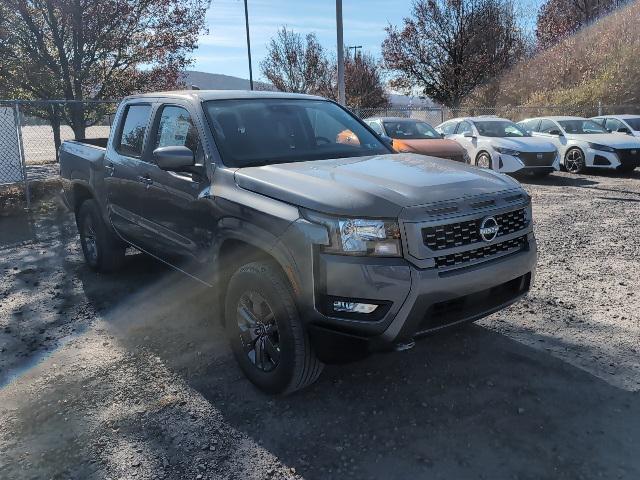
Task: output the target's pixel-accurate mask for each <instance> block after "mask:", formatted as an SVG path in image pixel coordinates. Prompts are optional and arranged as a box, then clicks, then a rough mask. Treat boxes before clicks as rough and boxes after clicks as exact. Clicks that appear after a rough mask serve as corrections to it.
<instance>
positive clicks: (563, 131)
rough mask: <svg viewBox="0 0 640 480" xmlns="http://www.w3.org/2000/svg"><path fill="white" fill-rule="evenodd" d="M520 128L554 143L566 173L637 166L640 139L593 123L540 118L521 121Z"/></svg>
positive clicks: (571, 118)
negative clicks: (612, 131) (588, 169)
mask: <svg viewBox="0 0 640 480" xmlns="http://www.w3.org/2000/svg"><path fill="white" fill-rule="evenodd" d="M519 125H520V126H522V127H523V128H525V129H526V130H527V131H530V132H532V134H533V135H534V136H537V137H541V138H544V139H545V140H549V141H551V142H553V143H554V144H555V145H556V146H557V147H558V150H559V151H560V158H561V162H562V165H563V166H564V168H565V169H566V170H567V171H568V172H571V173H582V172H584V171H585V169H586V168H587V167H589V168H601V169H616V170H621V171H625V172H630V171H631V170H633V169H634V168H636V167H637V166H640V139H638V138H636V137H632V136H629V135H616V134H612V133H610V132H609V131H608V130H606V129H605V128H604V127H603V126H601V125H599V124H597V123H596V122H594V121H593V120H589V119H587V118H582V117H541V118H529V119H527V120H523V121H521V122H520V123H519Z"/></svg>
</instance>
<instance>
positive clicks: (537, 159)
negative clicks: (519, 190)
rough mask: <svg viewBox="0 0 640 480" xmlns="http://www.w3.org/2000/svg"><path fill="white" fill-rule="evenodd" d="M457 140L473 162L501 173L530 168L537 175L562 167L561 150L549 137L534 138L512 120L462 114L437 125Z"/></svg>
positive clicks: (445, 133)
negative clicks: (559, 152) (546, 138)
mask: <svg viewBox="0 0 640 480" xmlns="http://www.w3.org/2000/svg"><path fill="white" fill-rule="evenodd" d="M436 130H437V131H438V132H440V133H442V134H443V135H444V136H445V137H446V138H450V139H452V140H455V141H457V142H458V143H459V144H460V145H462V146H463V147H464V148H465V149H466V150H467V153H468V155H469V158H470V159H471V162H472V164H473V165H476V166H478V167H481V168H488V169H492V170H495V171H497V172H502V173H516V172H519V173H524V172H529V173H533V174H534V175H538V176H545V175H549V174H550V173H551V172H554V171H556V170H559V168H560V163H559V159H558V150H557V149H556V147H555V146H554V145H553V144H552V143H551V142H548V141H543V140H541V139H538V138H533V137H532V136H531V135H530V134H529V133H527V132H526V131H525V130H524V129H522V128H520V127H519V126H518V125H516V124H515V123H513V122H512V121H511V120H507V119H504V118H498V117H463V118H454V119H452V120H448V121H446V122H444V123H442V124H440V125H438V126H437V127H436Z"/></svg>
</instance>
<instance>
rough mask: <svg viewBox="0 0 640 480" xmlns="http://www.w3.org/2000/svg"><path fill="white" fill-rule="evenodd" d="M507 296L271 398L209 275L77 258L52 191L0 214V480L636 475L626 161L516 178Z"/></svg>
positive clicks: (635, 192) (638, 361) (636, 325)
mask: <svg viewBox="0 0 640 480" xmlns="http://www.w3.org/2000/svg"><path fill="white" fill-rule="evenodd" d="M525 186H526V188H527V189H528V190H529V192H530V193H531V194H532V196H533V202H534V215H535V221H536V232H537V236H538V240H539V250H540V259H539V265H538V273H537V277H536V281H535V286H534V288H533V290H532V292H531V294H530V296H529V297H528V298H527V299H526V300H525V301H523V302H521V303H519V304H517V305H515V306H513V307H511V308H509V309H508V310H505V311H502V312H499V313H497V314H495V315H493V316H491V317H489V318H487V319H485V320H483V321H481V322H479V323H477V324H473V325H469V326H467V327H464V328H461V329H457V330H454V331H450V332H448V333H443V334H439V335H435V336H432V337H428V338H426V339H423V340H422V341H420V342H418V344H417V345H416V347H415V348H413V349H412V350H409V351H407V352H402V353H395V354H386V355H377V356H374V357H370V358H368V359H367V360H365V361H362V362H358V363H354V364H350V365H347V366H341V367H338V366H334V367H327V368H326V369H325V372H324V373H323V375H322V376H321V378H320V380H319V381H318V382H317V383H316V384H315V385H313V386H312V387H311V388H309V389H307V390H304V391H302V392H299V393H297V394H295V395H293V396H290V397H286V398H278V397H269V396H266V395H264V394H262V393H260V392H258V391H257V390H256V389H254V388H253V387H252V386H251V385H250V384H249V383H248V381H247V380H245V379H244V377H243V376H242V374H241V373H240V371H239V369H238V367H237V366H236V364H235V363H234V361H233V359H232V357H231V354H230V351H229V349H228V347H227V344H226V341H225V339H224V337H223V332H222V330H221V328H220V327H219V325H218V314H217V310H216V305H215V303H214V302H213V298H214V295H213V292H211V291H206V290H202V289H201V288H200V287H199V286H198V285H197V284H195V283H192V282H191V281H190V280H187V279H184V278H182V277H180V276H178V275H177V274H175V273H173V272H172V271H169V270H167V269H166V268H165V267H164V266H162V265H160V264H158V263H156V262H155V261H153V260H151V259H149V258H146V257H144V256H142V255H140V254H132V255H130V256H129V257H128V265H127V268H126V270H125V271H123V272H122V273H118V274H114V275H107V276H105V275H98V274H95V273H92V272H90V271H89V270H88V269H87V268H86V267H85V266H84V263H83V261H82V258H81V251H80V248H79V244H78V240H77V235H76V229H75V225H74V223H73V218H72V217H71V216H70V215H69V214H68V213H66V212H65V211H64V210H63V209H62V208H61V207H59V206H58V205H57V203H56V202H55V201H41V202H39V203H37V205H36V207H35V208H34V212H33V214H32V215H31V216H30V217H26V216H16V215H13V216H9V217H0V242H1V244H2V246H0V478H3V479H4V478H7V479H19V478H29V479H30V478H65V479H66V478H78V479H85V478H99V479H115V478H140V479H152V478H180V479H182V478H193V479H206V478H210V479H235V478H243V479H244V478H247V479H264V478H274V479H275V478H305V479H325V478H340V479H342V478H366V479H370V478H380V479H389V478H443V479H467V478H473V479H483V478H484V479H503V478H504V479H532V480H533V479H572V480H573V479H592V478H593V479H596V478H604V479H612V478H621V479H633V480H636V479H638V478H640V457H639V455H638V453H639V452H640V393H639V392H640V356H639V349H640V314H639V313H638V312H640V292H639V289H638V287H639V286H640V281H639V280H638V278H640V261H639V260H638V259H639V258H640V241H639V238H640V221H639V219H638V217H639V213H640V171H636V172H635V174H634V175H632V176H626V177H623V176H620V175H595V174H592V175H584V176H569V175H567V174H554V175H553V176H552V177H551V178H549V179H545V180H539V181H535V182H534V181H531V180H526V184H525Z"/></svg>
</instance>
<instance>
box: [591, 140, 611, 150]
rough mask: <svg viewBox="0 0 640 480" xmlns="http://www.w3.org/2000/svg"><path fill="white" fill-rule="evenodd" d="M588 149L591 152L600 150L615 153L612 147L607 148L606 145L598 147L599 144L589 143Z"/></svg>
mask: <svg viewBox="0 0 640 480" xmlns="http://www.w3.org/2000/svg"><path fill="white" fill-rule="evenodd" d="M589 148H592V149H593V150H600V151H602V152H615V151H616V149H615V148H613V147H608V146H606V145H600V144H599V143H591V142H589Z"/></svg>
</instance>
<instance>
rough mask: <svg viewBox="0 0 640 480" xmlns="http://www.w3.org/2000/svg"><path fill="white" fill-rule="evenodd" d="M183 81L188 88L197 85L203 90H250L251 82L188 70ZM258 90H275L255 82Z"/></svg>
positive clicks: (183, 76) (262, 83)
mask: <svg viewBox="0 0 640 480" xmlns="http://www.w3.org/2000/svg"><path fill="white" fill-rule="evenodd" d="M182 80H183V81H184V83H186V84H187V87H191V85H195V86H197V87H200V88H201V89H202V90H249V80H247V79H246V78H239V77H232V76H230V75H222V74H220V73H206V72H195V71H192V70H187V71H186V72H184V73H183V74H182ZM253 86H254V88H255V89H256V90H275V87H274V86H273V85H271V84H269V83H264V82H256V81H254V82H253Z"/></svg>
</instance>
